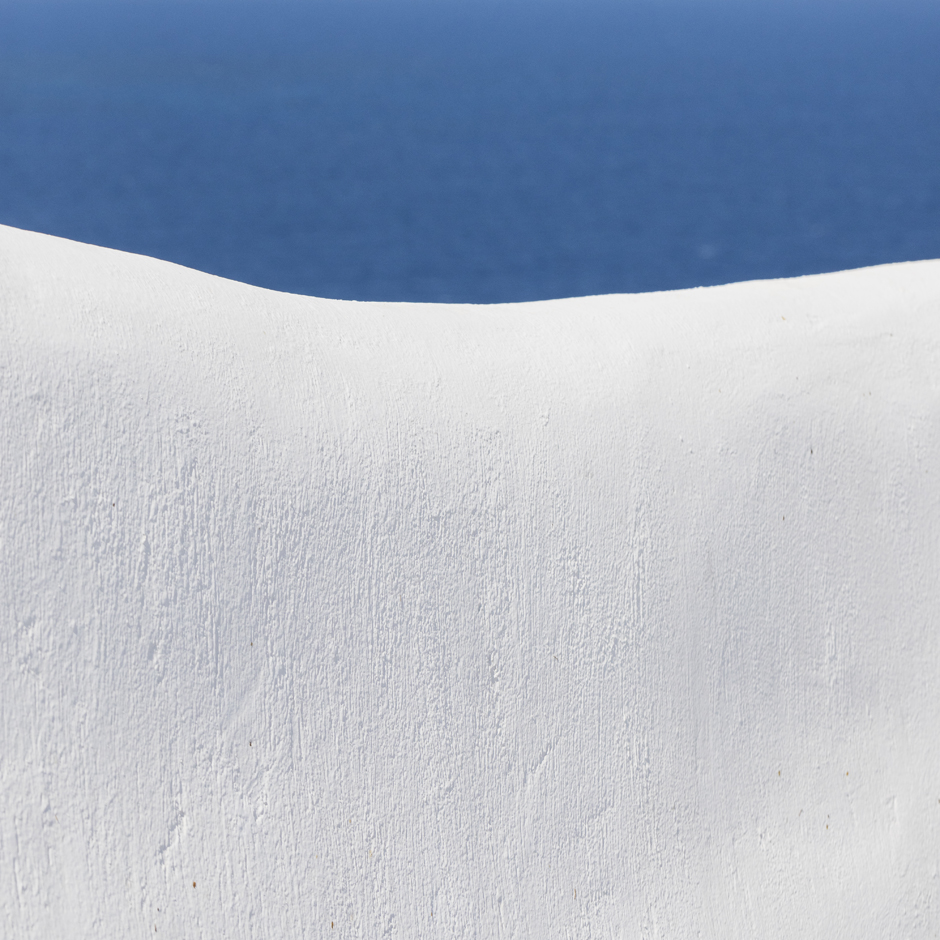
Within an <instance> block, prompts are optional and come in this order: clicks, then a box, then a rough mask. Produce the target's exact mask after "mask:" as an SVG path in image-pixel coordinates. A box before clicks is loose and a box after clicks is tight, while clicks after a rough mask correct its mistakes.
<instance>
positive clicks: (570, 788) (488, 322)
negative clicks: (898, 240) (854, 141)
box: [0, 228, 940, 940]
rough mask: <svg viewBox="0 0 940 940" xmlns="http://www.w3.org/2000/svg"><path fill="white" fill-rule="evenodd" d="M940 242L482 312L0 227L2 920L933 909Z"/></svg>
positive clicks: (939, 885)
mask: <svg viewBox="0 0 940 940" xmlns="http://www.w3.org/2000/svg"><path fill="white" fill-rule="evenodd" d="M938 864H940V262H922V263H916V264H909V265H896V266H890V267H884V268H876V269H867V270H861V271H854V272H848V273H843V274H833V275H823V276H818V277H809V278H803V279H797V280H791V281H778V282H759V283H750V284H736V285H732V286H728V287H721V288H710V289H705V290H696V291H683V292H676V293H669V294H654V295H635V296H609V297H593V298H583V299H576V300H560V301H553V302H546V303H536V304H521V305H506V306H497V307H469V306H453V307H450V306H418V305H405V304H401V305H395V304H388V305H383V304H371V303H370V304H355V303H348V302H334V301H328V300H319V299H314V298H304V297H297V296H289V295H283V294H277V293H272V292H267V291H263V290H260V289H256V288H251V287H247V286H244V285H241V284H237V283H234V282H229V281H224V280H220V279H217V278H213V277H210V276H208V275H205V274H200V273H197V272H194V271H190V270H187V269H183V268H179V267H175V266H173V265H170V264H166V263H163V262H158V261H154V260H151V259H147V258H142V257H136V256H132V255H126V254H121V253H118V252H113V251H108V250H105V249H101V248H94V247H90V246H85V245H80V244H76V243H71V242H67V241H63V240H58V239H54V238H50V237H47V236H41V235H35V234H30V233H26V232H20V231H16V230H13V229H8V228H0V935H2V936H4V937H10V938H14V937H16V938H36V940H39V938H70V940H72V938H79V937H89V938H91V937H94V938H122V940H123V938H129V937H142V936H146V935H148V934H149V935H158V936H159V935H166V936H169V937H177V938H187V940H200V938H216V937H225V938H259V940H260V938H272V940H274V938H277V940H281V938H290V937H311V938H312V937H330V938H334V937H365V938H373V937H374V938H381V937H401V938H414V937H441V938H445V937H447V938H450V937H455V938H506V940H509V938H519V940H523V938H527V940H528V938H566V937H570V938H589V937H598V938H599V937H605V938H607V937H610V938H619V937H624V938H633V937H650V938H652V937H663V938H689V937H705V938H723V940H725V938H742V940H744V938H748V940H750V938H755V937H760V938H797V937H800V938H804V937H818V938H827V940H831V938H841V937H845V938H852V940H860V938H872V940H875V938H878V940H882V938H886V937H897V938H901V937H905V938H908V937H910V938H921V937H923V938H927V937H936V936H938V935H940V877H938V875H940V872H938Z"/></svg>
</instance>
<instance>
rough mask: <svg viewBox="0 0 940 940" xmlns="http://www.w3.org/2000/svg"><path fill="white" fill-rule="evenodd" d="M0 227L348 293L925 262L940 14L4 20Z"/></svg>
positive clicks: (78, 5)
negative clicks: (48, 234)
mask: <svg viewBox="0 0 940 940" xmlns="http://www.w3.org/2000/svg"><path fill="white" fill-rule="evenodd" d="M0 222H2V223H5V224H8V225H14V226H18V227H22V228H27V229H34V230H38V231H41V232H49V233H53V234H56V235H63V236H66V237H68V238H74V239H79V240H81V241H86V242H93V243H95V244H100V245H108V246H111V247H115V248H121V249H124V250H127V251H134V252H140V253H143V254H148V255H154V256H156V257H158V258H165V259H168V260H170V261H175V262H178V263H180V264H184V265H189V266H191V267H194V268H199V269H202V270H204V271H210V272H212V273H215V274H219V275H223V276H225V277H230V278H236V279H238V280H242V281H247V282H249V283H252V284H258V285H262V286H264V287H271V288H275V289H277V290H285V291H293V292H298V293H305V294H316V295H320V296H327V297H341V298H351V299H360V300H373V299H379V300H409V301H472V302H495V301H514V300H531V299H539V298H549V297H562V296H572V295H581V294H597V293H610V292H621V291H653V290H666V289H673V288H682V287H691V286H696V285H706V284H719V283H725V282H729V281H738V280H743V279H750V278H768V277H781V276H791V275H799V274H809V273H815V272H821V271H830V270H836V269H842V268H851V267H858V266H862V265H871V264H879V263H882V262H890V261H904V260H911V259H918V258H931V257H940V3H936V2H926V0H925V2H920V3H918V2H914V0H910V2H906V0H897V2H894V3H888V2H887V0H885V2H881V3H878V2H874V3H865V2H851V0H841V2H840V0H817V2H812V3H810V2H800V0H751V2H744V0H741V2H735V0H620V2H615V0H568V2H564V0H540V2H536V0H503V2H499V3H497V2H491V0H482V2H475V3H471V2H470V0H346V2H339V0H333V2H317V0H311V2H306V3H301V2H293V3H291V2H287V0H272V2H260V0H257V2H251V0H224V2H223V0H189V2H181V0H124V2H117V0H113V2H111V0H72V2H65V0H63V2H59V3H53V2H50V0H19V2H17V0H0Z"/></svg>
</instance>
